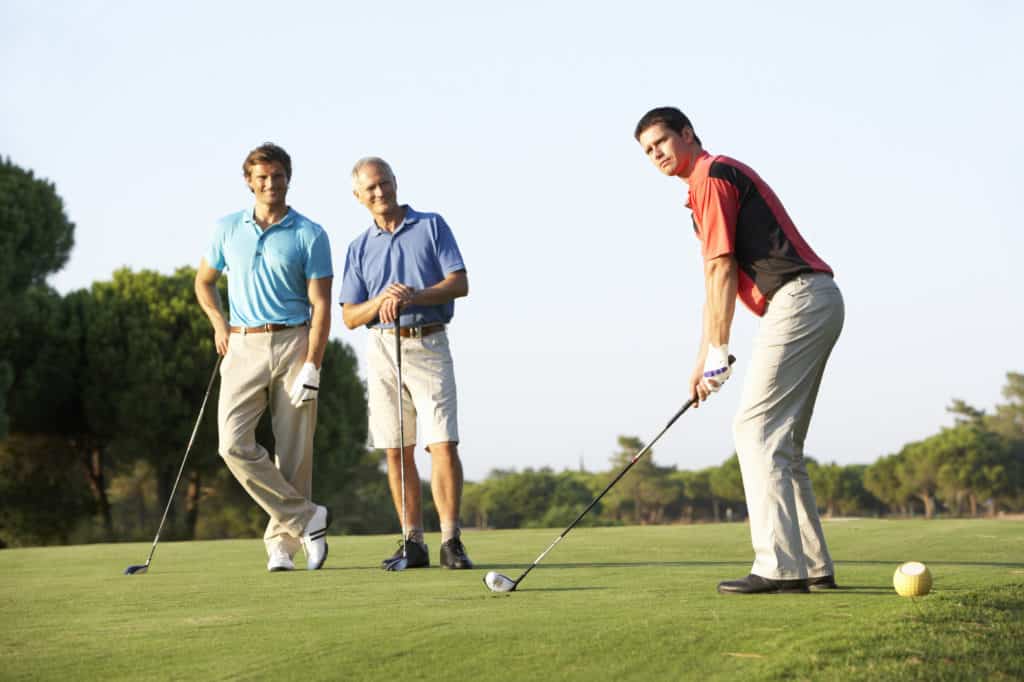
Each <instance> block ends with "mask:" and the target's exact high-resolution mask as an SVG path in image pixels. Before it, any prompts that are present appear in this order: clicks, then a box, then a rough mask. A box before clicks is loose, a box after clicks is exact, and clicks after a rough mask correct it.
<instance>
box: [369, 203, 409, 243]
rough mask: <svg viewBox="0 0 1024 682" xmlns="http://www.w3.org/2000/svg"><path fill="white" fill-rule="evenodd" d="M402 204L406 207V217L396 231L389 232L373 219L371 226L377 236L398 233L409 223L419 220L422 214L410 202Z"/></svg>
mask: <svg viewBox="0 0 1024 682" xmlns="http://www.w3.org/2000/svg"><path fill="white" fill-rule="evenodd" d="M402 206H404V207H405V218H403V219H402V224H401V225H399V226H398V227H397V228H395V231H394V232H388V231H387V230H385V229H383V228H382V227H381V226H380V225H378V224H377V221H376V220H375V221H373V224H372V225H371V226H370V230H372V231H373V235H374V236H375V237H379V236H381V235H382V234H398V233H399V232H401V231H402V230H404V229H405V228H406V226H407V225H412V224H413V223H416V222H419V219H420V214H419V213H417V212H416V211H414V210H413V208H412V206H410V205H409V204H402Z"/></svg>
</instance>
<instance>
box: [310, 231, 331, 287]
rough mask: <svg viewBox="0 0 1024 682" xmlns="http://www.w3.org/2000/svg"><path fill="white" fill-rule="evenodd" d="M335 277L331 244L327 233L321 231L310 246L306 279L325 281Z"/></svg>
mask: <svg viewBox="0 0 1024 682" xmlns="http://www.w3.org/2000/svg"><path fill="white" fill-rule="evenodd" d="M333 276H334V268H333V266H332V264H331V242H330V239H329V238H328V237H327V232H326V231H325V230H320V233H319V234H318V235H317V236H316V237H315V238H314V239H313V241H312V242H311V243H310V245H309V253H308V254H307V258H306V279H323V278H324V277H333Z"/></svg>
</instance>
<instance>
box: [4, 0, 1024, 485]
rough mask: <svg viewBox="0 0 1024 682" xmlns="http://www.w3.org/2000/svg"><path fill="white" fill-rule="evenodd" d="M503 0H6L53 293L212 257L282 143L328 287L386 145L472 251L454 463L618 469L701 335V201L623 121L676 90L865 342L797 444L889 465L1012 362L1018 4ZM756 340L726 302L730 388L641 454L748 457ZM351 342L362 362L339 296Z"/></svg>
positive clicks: (8, 55)
mask: <svg viewBox="0 0 1024 682" xmlns="http://www.w3.org/2000/svg"><path fill="white" fill-rule="evenodd" d="M493 5H496V3H477V2H451V3H448V2H440V3H419V2H392V3H387V4H386V5H379V6H378V5H367V4H365V3H364V4H355V3H352V4H349V3H327V2H323V3H313V2H311V3H295V6H289V5H287V4H283V3H271V2H247V3H237V2H235V3H231V2H224V3H221V2H202V3H200V2H189V1H180V2H174V3H162V4H154V3H133V2H88V1H80V2H45V3H43V2H30V1H28V0H0V93H2V95H0V96H2V102H0V104H2V106H0V154H3V155H6V156H10V157H11V159H12V160H13V161H14V162H16V163H18V164H19V165H21V166H24V167H28V168H31V169H33V170H34V171H35V172H36V173H37V174H38V175H40V176H42V177H45V178H49V179H51V180H53V181H54V182H55V183H56V185H57V189H58V191H59V192H60V194H61V195H62V196H63V197H64V199H65V203H66V208H67V212H68V214H69V215H70V217H71V219H72V220H73V221H74V222H75V223H76V224H77V233H76V237H77V245H76V246H75V249H74V252H73V254H72V257H71V260H70V262H69V263H68V265H67V267H66V269H65V270H63V271H62V272H60V273H58V274H57V275H55V276H54V277H53V278H52V279H51V282H52V284H53V285H54V286H55V287H56V288H57V289H58V290H60V291H62V292H67V291H70V290H73V289H77V288H81V287H86V286H88V285H89V284H90V283H91V282H93V281H95V280H102V279H108V278H109V277H110V275H111V273H112V272H113V270H114V269H116V268H119V267H121V266H129V267H131V268H133V269H142V268H150V269H156V270H159V271H162V272H170V271H172V270H173V269H174V268H175V267H177V266H180V265H185V264H191V265H195V264H197V263H198V261H199V258H200V256H201V254H202V253H203V251H204V249H205V247H206V245H207V242H208V240H209V237H210V234H211V230H212V225H213V222H214V220H215V219H216V218H217V217H219V216H221V215H224V214H226V213H229V212H232V211H235V210H238V209H240V208H243V207H245V206H246V205H247V204H248V203H249V194H248V191H247V190H246V188H245V187H244V185H243V183H242V180H241V177H240V169H239V167H240V163H241V160H242V158H243V157H244V155H245V153H246V152H247V150H249V149H250V148H252V147H254V146H255V145H257V144H259V143H260V142H263V141H264V140H273V141H275V142H277V143H279V144H281V145H283V146H284V147H285V148H286V149H288V150H289V152H290V153H291V154H292V157H293V160H294V164H295V171H294V178H293V184H292V189H291V193H290V195H289V200H290V203H291V204H292V205H293V206H295V207H296V208H297V209H298V210H300V211H302V212H303V213H305V214H306V215H308V216H310V217H312V218H313V219H315V220H317V221H318V222H320V223H321V224H323V225H324V226H325V227H326V228H327V230H328V231H329V233H330V236H331V241H332V247H333V253H334V263H335V268H336V273H337V274H338V275H339V276H340V273H341V269H342V267H343V265H344V254H345V247H346V245H347V243H348V242H349V241H350V240H351V239H352V238H354V237H355V236H356V234H357V233H358V232H360V231H361V230H362V229H364V228H365V227H366V226H367V225H368V215H367V214H366V212H365V210H364V209H363V208H362V207H361V206H359V204H358V203H357V202H356V201H355V199H354V198H353V197H352V195H351V191H350V190H351V188H350V184H349V175H348V173H349V169H350V168H351V165H352V163H353V162H354V161H355V160H356V159H357V158H359V157H361V156H364V155H368V154H374V155H379V156H383V157H384V158H386V159H388V160H389V161H390V162H391V163H392V165H393V166H394V168H395V170H396V173H397V176H398V181H399V198H400V199H402V200H404V201H406V202H408V203H410V204H411V205H413V206H414V207H416V208H418V209H420V210H431V211H438V212H440V213H442V214H443V215H445V216H446V218H447V219H448V221H449V223H450V224H451V225H452V227H453V229H454V230H455V234H456V236H457V238H458V239H459V242H460V245H461V247H462V250H463V255H464V256H465V259H466V262H467V265H468V269H469V274H470V287H471V293H470V297H469V298H468V299H464V300H461V301H459V303H458V305H457V311H456V317H455V320H454V324H453V325H452V330H451V336H452V344H453V348H454V351H455V361H456V372H457V375H458V377H459V391H460V402H461V405H460V421H461V430H462V439H463V445H462V452H463V456H464V462H465V467H466V473H467V477H468V478H470V479H474V480H479V479H481V478H482V477H483V476H485V475H486V473H487V472H488V471H490V470H491V469H493V468H496V467H501V468H515V469H523V468H525V467H540V466H551V467H553V468H554V469H556V470H561V469H564V468H576V467H578V466H579V463H580V460H581V458H582V460H583V462H584V463H585V466H586V467H587V468H588V469H590V470H597V469H606V468H607V467H608V459H609V456H610V455H611V453H612V452H613V451H614V449H615V446H616V443H615V439H616V437H617V436H618V435H620V434H628V435H636V436H638V437H640V438H641V439H643V440H646V439H648V438H650V437H651V436H653V435H654V434H655V433H657V431H658V430H659V429H660V428H661V426H662V425H663V424H664V422H665V421H666V420H667V419H668V417H669V416H671V414H672V413H674V412H675V410H676V409H677V408H678V406H679V405H680V404H681V403H682V402H683V401H684V400H685V398H686V395H685V390H684V382H685V379H686V377H687V376H688V374H689V371H690V369H691V368H692V365H693V360H694V355H695V352H696V345H697V341H698V335H699V329H698V325H699V319H700V317H699V316H700V305H701V297H702V286H703V285H702V279H701V268H700V257H699V252H698V248H697V242H696V240H695V239H694V237H693V233H692V229H691V228H690V222H689V220H690V219H689V214H688V212H687V211H686V210H685V209H684V207H683V199H684V196H685V187H684V185H682V183H680V182H678V181H675V180H669V179H666V178H663V177H661V176H660V175H659V174H658V173H657V172H656V171H655V169H654V168H653V167H651V166H650V164H649V162H648V161H647V160H646V159H645V158H644V157H643V155H642V154H641V152H640V149H639V147H638V145H637V144H636V143H635V142H634V141H633V139H632V129H633V126H634V124H635V122H636V120H637V119H638V118H639V116H640V115H642V114H643V113H644V112H645V111H646V110H647V109H649V108H651V107H653V106H658V105H665V104H671V105H675V106H679V107H680V108H682V109H683V110H684V111H685V112H687V113H688V114H689V115H690V117H691V119H692V120H693V122H694V125H695V127H696V129H697V132H698V134H699V135H700V136H701V138H702V140H703V141H704V144H705V147H706V148H708V149H709V150H710V151H712V152H716V153H725V154H729V155H730V156H733V157H735V158H738V159H740V160H742V161H744V162H746V163H747V164H749V165H751V166H752V167H754V168H755V169H756V170H757V171H758V172H759V173H760V174H761V175H762V177H764V178H765V180H766V181H767V182H768V183H769V184H770V185H772V186H773V188H774V189H775V191H776V192H777V193H778V195H779V196H780V197H781V199H782V201H783V203H784V204H785V205H786V207H787V209H788V210H789V212H790V214H791V215H792V217H793V218H794V220H795V222H796V224H797V225H798V227H799V228H800V229H801V231H802V232H803V233H804V235H805V237H806V238H807V239H808V241H810V243H811V244H812V246H813V247H814V249H815V250H816V251H817V252H818V253H819V254H820V255H822V256H823V257H824V258H825V259H826V260H827V261H828V262H829V263H830V264H831V265H832V266H833V267H834V268H835V270H836V273H837V281H838V282H839V284H840V286H841V287H842V289H843V291H844V294H845V296H846V301H847V319H846V328H845V330H844V332H843V336H842V338H841V339H840V342H839V345H838V347H837V348H836V351H835V353H834V355H833V358H832V361H831V365H830V367H829V370H828V373H827V375H826V378H825V382H824V385H823V387H822V391H821V395H820V399H819V402H818V409H817V412H816V414H815V419H814V422H813V424H812V427H811V432H810V434H809V437H808V443H807V446H808V452H809V454H811V455H813V456H815V457H817V458H819V459H822V460H826V461H829V460H835V461H838V462H840V463H854V462H865V463H866V462H871V461H873V460H874V459H875V458H877V457H878V456H880V455H884V454H887V453H889V452H894V451H896V450H898V449H899V448H900V447H901V446H902V445H903V444H904V443H906V442H908V441H910V440H914V439H918V438H921V437H924V436H927V435H929V434H931V433H933V432H935V431H937V430H938V429H939V428H940V427H942V426H944V425H948V424H950V423H951V419H950V417H949V415H948V414H946V412H945V407H946V406H947V405H948V404H949V402H950V400H951V399H952V398H954V397H959V398H963V399H965V400H967V401H969V402H971V403H974V404H975V405H978V406H980V407H984V408H991V406H992V405H993V404H994V403H996V402H998V401H999V400H1000V394H999V391H1000V389H1001V387H1002V385H1003V382H1004V376H1005V373H1006V372H1007V371H1008V370H1013V371H1024V353H1022V347H1024V346H1022V332H1024V314H1022V310H1024V306H1022V305H1021V302H1020V300H1019V297H1018V291H1019V289H1020V284H1019V280H1018V277H1019V275H1018V274H1017V270H1018V268H1019V265H1018V264H1019V262H1020V260H1021V257H1022V254H1024V236H1022V234H1024V230H1022V228H1021V210H1020V200H1021V199H1020V197H1021V193H1022V190H1021V187H1020V185H1021V179H1022V178H1021V173H1020V171H1019V168H1020V166H1019V159H1020V157H1021V154H1022V152H1024V132H1022V130H1024V126H1022V123H1021V121H1024V102H1022V94H1021V93H1022V92H1024V82H1022V81H1024V77H1022V73H1024V68H1022V66H1024V50H1022V48H1021V44H1022V41H1021V35H1024V5H1022V4H1021V3H1018V2H1010V1H1003V2H998V1H991V2H968V1H963V2H908V3H891V2H876V1H871V2H860V3H847V4H846V5H845V6H843V7H832V6H829V4H827V3H826V4H823V3H813V2H784V3H761V2H739V3H735V2H734V3H690V2H678V1H676V2H650V3H639V4H638V3H630V4H623V3H607V4H604V3H590V2H566V3H555V2H529V1H528V2H517V3H501V4H500V6H493ZM609 6H614V7H615V8H614V9H613V8H611V7H609ZM338 286H339V282H338V281H336V282H335V295H337V289H338ZM755 329H756V322H755V320H754V319H753V318H752V317H751V316H750V315H749V314H748V313H746V312H745V311H738V314H737V322H736V324H735V325H734V328H733V337H732V344H731V349H732V350H733V352H734V353H735V354H736V355H737V356H738V357H739V364H738V366H737V373H736V374H737V375H736V376H735V377H734V378H733V380H732V381H731V382H730V383H729V384H727V386H726V388H725V389H724V391H723V392H722V393H720V394H718V395H717V396H715V398H714V399H713V400H712V402H710V403H709V404H708V405H706V406H705V407H702V408H701V409H700V410H699V411H698V412H696V413H693V414H692V415H687V416H686V417H685V418H684V419H683V420H681V421H680V422H679V423H678V424H677V425H676V426H675V427H674V428H673V430H672V431H671V432H670V433H669V434H668V435H666V436H665V438H664V439H663V440H662V441H661V442H660V443H659V444H658V446H657V447H656V448H655V461H657V462H658V463H660V464H662V465H668V464H674V465H678V466H679V467H681V468H700V467H704V466H709V465H713V464H718V463H720V462H721V461H722V460H723V459H725V458H726V457H727V456H728V455H729V454H731V452H732V443H731V434H730V424H731V419H732V415H733V412H734V410H735V408H736V404H737V401H738V399H739V393H740V391H739V389H740V382H741V381H742V380H743V378H744V364H743V363H744V358H745V356H746V355H747V354H748V353H749V349H750V343H751V339H752V336H753V334H754V331H755ZM333 336H334V337H335V338H338V339H341V340H343V341H344V342H346V343H349V344H352V345H353V347H354V348H355V349H356V350H357V352H358V354H359V355H360V357H362V356H363V347H364V344H365V341H366V336H365V332H363V331H359V332H349V331H347V330H345V329H344V327H343V325H342V324H341V320H340V314H336V315H335V323H334V328H333ZM211 361H212V359H211ZM186 437H187V434H182V440H183V442H184V440H185V438H186ZM210 456H213V453H211V455H210ZM422 461H424V464H425V463H426V461H425V460H422Z"/></svg>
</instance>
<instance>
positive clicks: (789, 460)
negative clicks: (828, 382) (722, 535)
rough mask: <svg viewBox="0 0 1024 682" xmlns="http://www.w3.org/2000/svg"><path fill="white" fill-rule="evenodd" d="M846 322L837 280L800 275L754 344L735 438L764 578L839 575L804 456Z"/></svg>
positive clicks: (779, 296)
mask: <svg viewBox="0 0 1024 682" xmlns="http://www.w3.org/2000/svg"><path fill="white" fill-rule="evenodd" d="M843 317H844V306H843V296H842V294H841V293H840V292H839V288H838V287H837V286H836V285H835V282H833V280H832V277H831V276H829V275H827V274H823V273H809V274H804V275H799V276H798V277H796V278H795V279H793V280H791V281H789V282H787V283H786V284H785V285H784V286H783V287H782V288H781V289H779V290H778V291H777V292H776V293H775V295H774V296H773V297H772V300H771V302H770V303H769V304H768V310H767V312H766V313H765V315H764V317H763V318H762V319H761V325H760V328H759V330H758V332H757V337H756V338H755V340H754V347H753V354H752V357H751V359H750V365H749V367H748V368H747V378H746V384H745V385H744V387H743V396H742V399H741V401H740V409H739V413H738V414H737V415H736V419H735V422H734V424H733V436H734V438H735V441H736V453H737V454H738V455H739V461H740V470H741V472H742V474H743V488H744V492H745V494H746V497H747V510H748V512H749V514H750V539H751V541H752V543H753V545H754V566H753V568H752V569H751V571H750V572H751V573H753V574H754V575H759V576H761V577H763V578H771V579H775V580H792V579H798V578H801V579H802V578H816V577H820V576H824V575H832V574H834V573H833V571H834V569H833V566H832V557H831V556H829V552H828V546H827V544H826V543H825V535H824V533H823V531H822V528H821V519H820V518H819V516H818V508H817V505H816V503H815V500H814V491H813V490H812V489H811V481H810V478H809V477H808V475H807V468H806V467H805V466H804V459H803V456H804V439H805V438H806V436H807V428H808V426H809V425H810V422H811V414H812V413H813V412H814V401H815V399H816V398H817V395H818V387H819V386H820V385H821V377H822V374H823V373H824V371H825V363H826V362H827V361H828V357H829V354H830V353H831V352H832V347H833V346H834V345H835V343H836V340H837V339H838V338H839V332H840V331H841V330H842V328H843Z"/></svg>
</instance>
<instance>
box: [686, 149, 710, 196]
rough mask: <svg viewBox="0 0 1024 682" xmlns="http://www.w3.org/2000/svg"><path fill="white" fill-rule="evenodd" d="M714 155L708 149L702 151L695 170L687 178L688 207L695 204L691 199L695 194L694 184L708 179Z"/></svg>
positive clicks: (695, 164) (695, 163) (694, 166)
mask: <svg viewBox="0 0 1024 682" xmlns="http://www.w3.org/2000/svg"><path fill="white" fill-rule="evenodd" d="M713 160H714V157H713V156H711V154H709V153H708V152H707V151H701V153H700V156H698V157H697V161H695V162H694V164H693V172H692V173H690V177H689V178H687V180H686V187H687V189H686V208H689V209H692V208H693V206H692V204H691V203H690V200H691V198H692V196H693V194H692V191H693V186H694V185H696V184H697V183H700V182H704V181H705V180H707V177H708V171H709V170H710V168H711V162H712V161H713Z"/></svg>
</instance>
